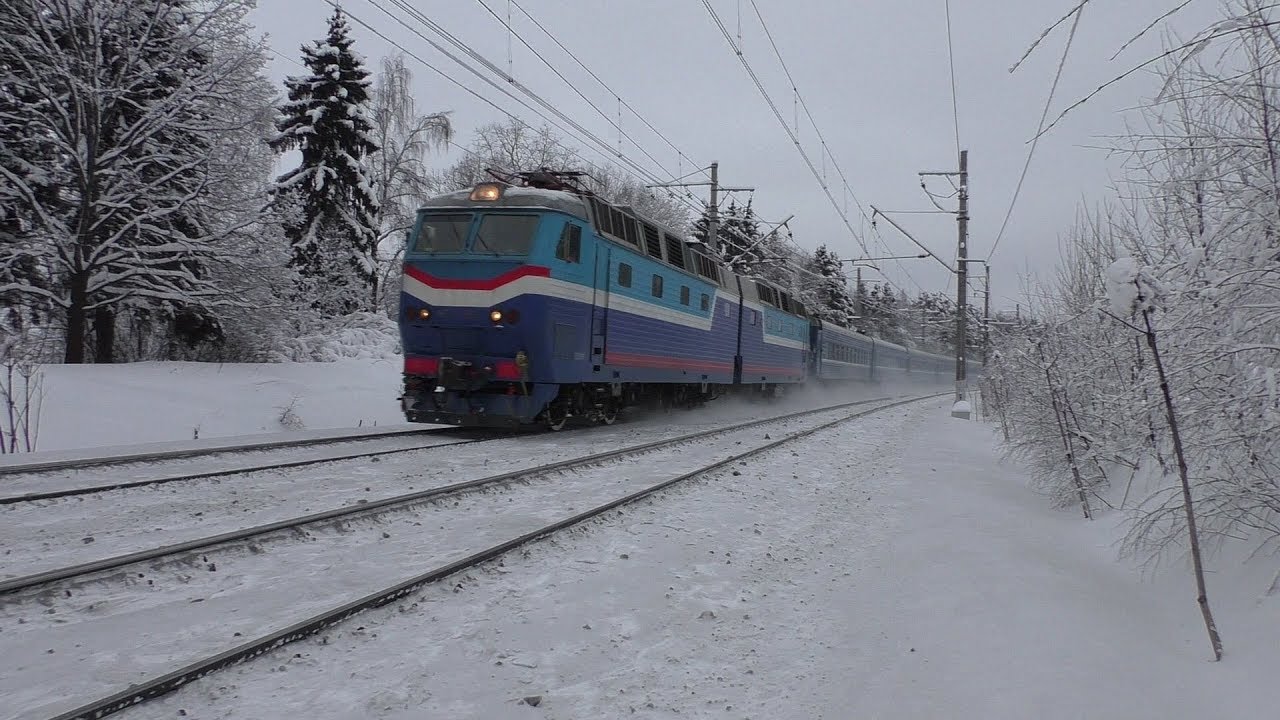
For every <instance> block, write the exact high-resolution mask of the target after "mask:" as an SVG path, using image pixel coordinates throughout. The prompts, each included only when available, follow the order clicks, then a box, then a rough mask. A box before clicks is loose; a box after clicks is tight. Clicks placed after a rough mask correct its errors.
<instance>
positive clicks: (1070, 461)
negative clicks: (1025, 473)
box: [1040, 345, 1093, 520]
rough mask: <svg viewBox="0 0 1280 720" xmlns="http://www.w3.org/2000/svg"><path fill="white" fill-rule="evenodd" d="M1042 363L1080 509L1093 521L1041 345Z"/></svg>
mask: <svg viewBox="0 0 1280 720" xmlns="http://www.w3.org/2000/svg"><path fill="white" fill-rule="evenodd" d="M1040 362H1043V363H1045V366H1044V382H1045V386H1046V387H1047V388H1049V398H1050V399H1051V400H1052V401H1053V418H1054V420H1056V421H1057V422H1058V434H1059V435H1061V436H1062V449H1063V451H1064V452H1065V453H1066V457H1067V465H1068V466H1070V468H1071V479H1072V481H1073V482H1075V486H1076V494H1077V495H1079V497H1080V509H1081V510H1082V511H1083V512H1084V519H1085V520H1092V519H1093V508H1090V507H1089V495H1088V493H1087V492H1086V491H1085V488H1084V480H1082V479H1081V477H1080V468H1079V467H1078V466H1077V465H1076V453H1075V449H1074V448H1073V447H1072V444H1071V435H1070V433H1069V432H1068V430H1067V423H1066V418H1065V416H1066V413H1065V412H1064V411H1063V409H1062V406H1061V405H1060V404H1059V403H1058V391H1057V389H1056V388H1055V387H1054V385H1053V373H1052V371H1051V370H1050V368H1049V364H1048V360H1047V359H1046V358H1045V354H1044V345H1040Z"/></svg>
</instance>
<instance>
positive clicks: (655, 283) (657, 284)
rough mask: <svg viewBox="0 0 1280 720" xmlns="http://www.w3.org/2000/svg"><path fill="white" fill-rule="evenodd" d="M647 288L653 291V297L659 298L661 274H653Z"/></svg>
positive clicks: (660, 294) (660, 295)
mask: <svg viewBox="0 0 1280 720" xmlns="http://www.w3.org/2000/svg"><path fill="white" fill-rule="evenodd" d="M649 290H650V292H652V293H653V296H654V297H659V298H660V297H662V276H661V275H654V276H653V284H652V285H650V288H649Z"/></svg>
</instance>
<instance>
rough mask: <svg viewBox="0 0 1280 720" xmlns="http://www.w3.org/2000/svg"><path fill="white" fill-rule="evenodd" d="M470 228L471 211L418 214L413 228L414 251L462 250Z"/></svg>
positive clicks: (439, 251) (440, 251) (465, 244)
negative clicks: (416, 223) (416, 222)
mask: <svg viewBox="0 0 1280 720" xmlns="http://www.w3.org/2000/svg"><path fill="white" fill-rule="evenodd" d="M470 230H471V213H465V214H458V215H419V216H418V226H417V227H416V228H414V230H413V234H414V238H413V245H412V246H413V250H414V252H427V253H442V252H462V251H463V250H465V249H466V246H467V233H468V232H469V231H470Z"/></svg>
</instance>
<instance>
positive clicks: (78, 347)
mask: <svg viewBox="0 0 1280 720" xmlns="http://www.w3.org/2000/svg"><path fill="white" fill-rule="evenodd" d="M70 284H71V304H70V305H68V306H67V334H66V342H65V345H66V352H65V354H64V355H63V361H64V362H66V363H69V364H79V363H82V362H84V332H85V324H86V322H87V320H88V318H86V314H87V313H86V312H85V305H87V304H88V294H89V276H88V274H87V273H83V272H81V273H76V274H75V275H72V276H71V283H70Z"/></svg>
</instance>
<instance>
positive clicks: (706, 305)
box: [701, 293, 711, 312]
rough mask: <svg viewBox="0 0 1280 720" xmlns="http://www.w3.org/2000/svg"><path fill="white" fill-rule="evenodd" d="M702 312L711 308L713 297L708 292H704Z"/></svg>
mask: <svg viewBox="0 0 1280 720" xmlns="http://www.w3.org/2000/svg"><path fill="white" fill-rule="evenodd" d="M701 307H702V312H706V311H707V310H709V309H710V308H711V297H710V296H708V295H707V294H706V293H702V306H701Z"/></svg>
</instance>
